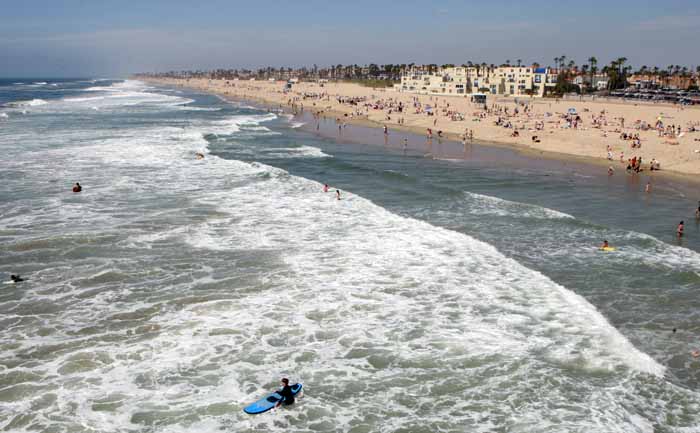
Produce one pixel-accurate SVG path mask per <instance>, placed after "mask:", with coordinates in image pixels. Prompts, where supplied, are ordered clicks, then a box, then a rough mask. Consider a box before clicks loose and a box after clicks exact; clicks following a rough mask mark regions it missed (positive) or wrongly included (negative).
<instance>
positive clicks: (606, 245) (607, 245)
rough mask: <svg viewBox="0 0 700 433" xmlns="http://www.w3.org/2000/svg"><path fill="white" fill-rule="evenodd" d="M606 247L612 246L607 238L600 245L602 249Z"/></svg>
mask: <svg viewBox="0 0 700 433" xmlns="http://www.w3.org/2000/svg"><path fill="white" fill-rule="evenodd" d="M606 248H610V245H609V244H608V241H607V240H604V241H603V245H601V246H600V249H601V250H604V249H606Z"/></svg>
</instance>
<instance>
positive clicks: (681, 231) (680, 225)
mask: <svg viewBox="0 0 700 433" xmlns="http://www.w3.org/2000/svg"><path fill="white" fill-rule="evenodd" d="M676 234H677V235H678V237H679V238H682V237H683V221H681V222H680V223H678V228H677V229H676Z"/></svg>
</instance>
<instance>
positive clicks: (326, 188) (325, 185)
mask: <svg viewBox="0 0 700 433" xmlns="http://www.w3.org/2000/svg"><path fill="white" fill-rule="evenodd" d="M323 192H328V184H327V183H324V184H323Z"/></svg>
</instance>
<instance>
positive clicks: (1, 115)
mask: <svg viewBox="0 0 700 433" xmlns="http://www.w3.org/2000/svg"><path fill="white" fill-rule="evenodd" d="M8 117H10V116H8V115H7V113H0V118H2V119H7V118H8Z"/></svg>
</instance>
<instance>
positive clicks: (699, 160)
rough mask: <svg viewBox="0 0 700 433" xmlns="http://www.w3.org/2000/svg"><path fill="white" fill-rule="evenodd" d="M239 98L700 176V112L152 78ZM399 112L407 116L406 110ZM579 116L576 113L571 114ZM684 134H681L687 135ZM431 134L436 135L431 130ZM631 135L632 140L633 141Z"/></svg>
mask: <svg viewBox="0 0 700 433" xmlns="http://www.w3.org/2000/svg"><path fill="white" fill-rule="evenodd" d="M149 81H151V82H157V83H160V84H165V85H170V86H184V87H189V88H193V89H198V90H205V91H209V92H213V93H217V94H219V95H221V96H224V97H231V98H234V99H240V98H243V99H249V100H256V101H259V102H262V103H264V104H267V105H271V106H273V107H275V108H285V109H291V110H295V111H300V110H305V111H311V112H313V113H316V114H319V115H324V116H335V117H336V118H337V119H339V122H340V123H341V124H342V123H346V124H352V123H358V122H361V123H365V124H366V123H367V121H370V122H374V123H375V124H376V127H378V128H383V127H384V126H386V127H387V129H388V133H389V134H391V133H392V131H394V130H409V131H412V132H415V133H418V134H423V135H426V137H427V135H428V134H429V133H430V132H432V136H433V137H434V138H438V136H439V135H441V136H442V137H446V138H450V139H454V140H461V141H467V142H470V141H478V142H480V143H491V144H496V145H508V146H514V147H515V148H518V149H520V150H523V151H526V152H533V151H534V152H539V153H542V154H543V155H545V154H547V155H546V156H549V157H552V156H554V157H560V158H561V157H564V158H566V157H576V158H579V159H580V158H585V159H589V160H590V161H589V162H595V163H598V164H604V165H605V166H612V167H613V169H614V170H615V172H616V173H618V172H624V170H625V168H626V167H627V165H628V164H629V160H630V159H631V158H635V159H637V158H640V157H641V159H642V164H641V169H642V170H644V171H648V170H649V168H650V163H651V162H652V160H656V161H657V162H658V166H659V168H660V170H661V171H662V172H667V173H668V172H673V173H676V174H685V175H691V174H698V173H700V132H698V130H700V108H698V107H681V106H671V105H668V104H652V103H627V102H611V101H572V100H554V99H538V98H526V99H523V98H519V99H518V98H502V97H499V98H496V97H493V98H489V100H488V102H487V104H486V107H485V106H484V104H477V103H472V102H470V99H469V98H468V97H459V96H431V95H416V94H412V93H399V92H395V91H393V90H391V89H373V88H368V87H364V86H361V85H358V84H354V83H342V82H341V83H335V82H333V83H325V84H323V85H321V84H319V83H298V84H294V85H293V88H292V89H291V90H287V91H286V92H285V91H284V83H283V82H279V81H277V82H263V81H223V80H205V79H199V80H198V79H189V80H183V79H166V78H159V79H157V80H153V79H149ZM399 107H400V108H401V110H400V111H399ZM571 113H575V114H571ZM679 128H680V132H679ZM429 130H430V132H429ZM625 135H626V138H625Z"/></svg>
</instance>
